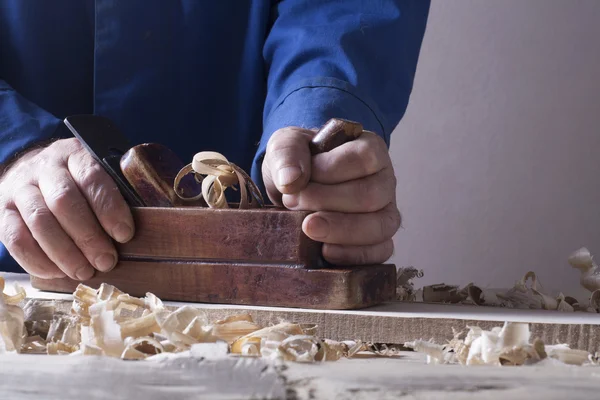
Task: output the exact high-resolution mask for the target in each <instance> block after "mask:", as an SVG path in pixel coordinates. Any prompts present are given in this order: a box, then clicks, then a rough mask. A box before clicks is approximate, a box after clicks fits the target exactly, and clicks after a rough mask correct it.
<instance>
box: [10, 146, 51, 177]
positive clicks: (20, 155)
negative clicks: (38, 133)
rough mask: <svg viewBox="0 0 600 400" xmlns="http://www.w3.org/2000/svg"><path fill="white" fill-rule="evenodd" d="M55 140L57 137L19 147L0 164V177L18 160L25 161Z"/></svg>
mask: <svg viewBox="0 0 600 400" xmlns="http://www.w3.org/2000/svg"><path fill="white" fill-rule="evenodd" d="M56 140H58V139H57V138H52V139H48V140H42V141H39V142H35V143H33V144H31V145H30V146H28V147H26V148H24V149H21V150H20V151H19V152H17V153H15V154H13V155H12V157H10V158H9V159H8V160H6V162H5V163H3V164H0V179H2V177H3V176H4V175H5V174H6V173H7V172H8V171H9V170H10V169H11V168H12V167H13V166H14V165H15V164H18V163H19V162H20V161H25V160H27V159H29V158H31V157H33V156H35V155H36V154H38V153H39V152H41V151H42V150H44V149H45V148H46V147H48V146H49V145H51V144H52V143H53V142H55V141H56Z"/></svg>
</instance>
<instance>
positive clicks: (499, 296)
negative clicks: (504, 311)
mask: <svg viewBox="0 0 600 400" xmlns="http://www.w3.org/2000/svg"><path fill="white" fill-rule="evenodd" d="M568 262H569V265H570V266H571V267H572V268H573V269H577V270H579V271H580V274H581V276H580V282H581V286H582V287H584V288H585V289H586V290H588V291H590V296H589V298H588V299H587V300H585V301H581V302H580V301H579V300H577V299H576V298H574V297H572V296H565V295H564V294H563V293H558V295H557V296H552V295H549V294H548V293H547V292H546V291H545V290H544V289H543V288H542V287H541V285H540V284H539V282H538V279H537V275H536V273H535V272H533V271H529V272H527V273H526V274H525V275H524V276H523V277H522V278H521V279H519V280H518V281H517V282H516V283H515V285H514V286H513V287H512V288H510V289H488V288H484V287H481V286H477V285H474V284H473V283H469V284H468V285H466V286H464V287H463V288H460V287H459V286H458V285H448V284H445V283H440V284H435V285H429V286H424V287H422V288H420V289H418V290H414V284H413V283H412V279H414V278H421V277H422V276H423V271H422V270H421V271H418V270H417V269H416V268H414V267H407V268H401V269H400V270H399V271H398V275H397V277H398V281H397V285H396V299H397V300H399V301H414V302H424V303H449V304H472V305H478V306H494V307H506V308H521V309H539V310H555V311H566V312H574V311H582V312H591V313H600V269H599V268H598V266H597V265H596V263H595V262H594V260H593V257H592V255H591V254H590V252H589V250H588V249H586V248H585V247H582V248H581V249H579V250H577V251H575V252H573V253H572V254H571V255H570V256H569V258H568Z"/></svg>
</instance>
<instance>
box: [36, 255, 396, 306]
mask: <svg viewBox="0 0 600 400" xmlns="http://www.w3.org/2000/svg"><path fill="white" fill-rule="evenodd" d="M395 276H396V267H395V266H394V265H391V264H388V265H373V266H361V267H353V268H349V269H341V268H339V269H302V268H289V267H284V266H274V265H259V264H243V265H235V264H222V263H197V262H175V261H160V262H158V261H153V262H147V261H122V262H120V263H119V264H118V265H117V267H115V269H113V270H112V271H110V272H108V273H97V274H96V276H94V277H93V278H92V279H90V280H89V281H86V282H83V283H85V284H86V285H89V286H92V287H98V286H99V285H100V284H101V283H102V282H106V283H109V284H112V285H114V286H117V287H118V288H119V289H120V290H122V291H124V292H126V293H129V294H131V295H133V296H144V295H145V294H146V292H152V293H154V294H155V295H157V296H158V297H160V298H162V299H163V300H176V301H193V302H208V303H225V304H251V305H269V306H279V307H303V308H315V309H355V308H364V307H368V306H371V305H374V304H378V303H381V302H384V301H388V300H391V299H393V298H394V295H395V281H396V278H395ZM31 282H32V285H33V287H34V288H37V289H42V290H49V291H57V292H66V293H72V292H73V291H74V290H75V288H76V287H77V285H78V284H79V283H80V282H78V281H75V280H71V279H70V278H63V279H47V280H46V279H39V278H35V277H32V278H31Z"/></svg>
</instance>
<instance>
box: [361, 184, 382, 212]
mask: <svg viewBox="0 0 600 400" xmlns="http://www.w3.org/2000/svg"><path fill="white" fill-rule="evenodd" d="M355 198H357V199H359V200H358V203H359V204H358V205H359V207H360V208H361V210H362V211H364V212H375V211H377V210H378V209H379V208H380V207H379V206H380V204H381V188H380V187H378V185H376V184H374V182H373V180H372V179H360V180H358V181H357V185H356V194H355Z"/></svg>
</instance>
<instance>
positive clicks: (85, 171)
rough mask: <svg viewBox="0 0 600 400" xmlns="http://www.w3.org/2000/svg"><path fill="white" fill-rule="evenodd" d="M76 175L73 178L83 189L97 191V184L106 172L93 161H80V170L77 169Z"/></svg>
mask: <svg viewBox="0 0 600 400" xmlns="http://www.w3.org/2000/svg"><path fill="white" fill-rule="evenodd" d="M76 174H77V176H76V177H75V178H76V179H77V181H78V182H79V184H80V185H81V186H82V187H83V188H86V189H88V188H92V189H95V190H98V185H99V182H100V181H101V180H102V178H104V175H105V174H106V172H104V170H103V169H102V167H101V166H100V165H99V164H98V163H96V162H94V161H93V160H92V161H87V160H81V164H80V168H78V170H77V173H76Z"/></svg>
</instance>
